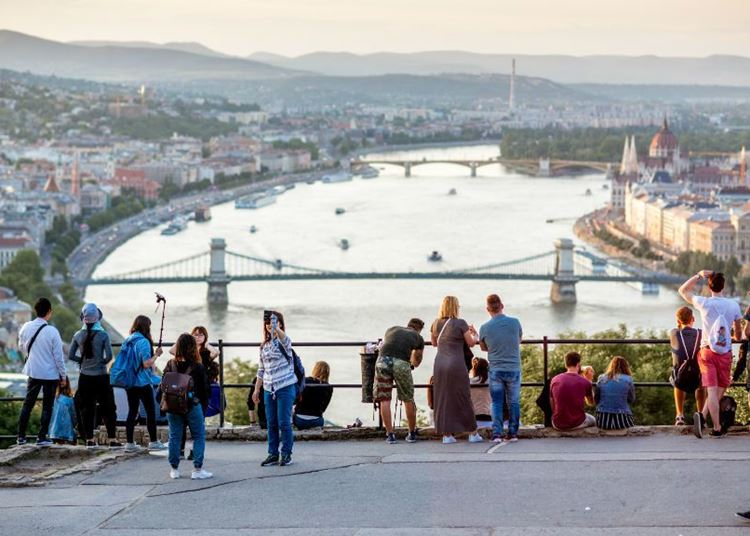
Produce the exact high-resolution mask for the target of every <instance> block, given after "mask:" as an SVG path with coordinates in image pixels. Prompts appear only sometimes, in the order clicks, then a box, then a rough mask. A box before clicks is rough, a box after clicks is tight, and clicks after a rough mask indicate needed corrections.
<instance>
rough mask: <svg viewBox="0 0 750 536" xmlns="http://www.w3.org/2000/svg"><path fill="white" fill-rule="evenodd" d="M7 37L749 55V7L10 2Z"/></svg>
mask: <svg viewBox="0 0 750 536" xmlns="http://www.w3.org/2000/svg"><path fill="white" fill-rule="evenodd" d="M0 29H7V30H15V31H19V32H23V33H30V34H33V35H37V36H40V37H44V38H47V39H53V40H58V41H72V40H115V41H153V42H159V43H162V42H167V41H197V42H200V43H202V44H204V45H206V46H209V47H210V48H213V49H216V50H219V51H221V52H225V53H229V54H235V55H247V54H250V53H252V52H256V51H267V52H274V53H278V54H284V55H292V56H296V55H300V54H305V53H308V52H314V51H320V50H326V51H347V52H354V53H368V52H378V51H392V52H415V51H424V50H467V51H473V52H488V53H512V54H571V55H588V54H623V55H644V54H653V55H659V56H707V55H710V54H735V55H742V56H750V1H748V0H628V1H625V2H623V1H617V0H453V1H451V0H210V1H206V0H0Z"/></svg>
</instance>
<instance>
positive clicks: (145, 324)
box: [130, 315, 154, 357]
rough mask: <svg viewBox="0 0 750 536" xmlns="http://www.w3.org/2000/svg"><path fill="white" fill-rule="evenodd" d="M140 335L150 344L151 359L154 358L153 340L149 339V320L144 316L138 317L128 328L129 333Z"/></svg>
mask: <svg viewBox="0 0 750 536" xmlns="http://www.w3.org/2000/svg"><path fill="white" fill-rule="evenodd" d="M136 332H138V333H140V334H141V335H143V336H144V337H145V338H146V340H147V341H148V342H149V343H150V344H151V357H153V356H154V339H152V338H151V319H150V318H149V317H147V316H146V315H138V316H136V317H135V320H133V325H132V326H130V333H131V334H133V333H136Z"/></svg>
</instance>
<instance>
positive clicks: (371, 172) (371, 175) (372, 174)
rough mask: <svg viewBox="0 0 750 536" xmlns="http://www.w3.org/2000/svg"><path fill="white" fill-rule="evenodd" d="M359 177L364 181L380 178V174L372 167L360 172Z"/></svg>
mask: <svg viewBox="0 0 750 536" xmlns="http://www.w3.org/2000/svg"><path fill="white" fill-rule="evenodd" d="M359 176H360V177H362V178H363V179H375V178H377V177H379V176H380V172H379V171H378V170H377V169H375V168H374V167H372V166H366V167H364V168H363V169H362V171H360V173H359Z"/></svg>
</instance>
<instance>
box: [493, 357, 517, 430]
mask: <svg viewBox="0 0 750 536" xmlns="http://www.w3.org/2000/svg"><path fill="white" fill-rule="evenodd" d="M490 396H492V434H493V435H497V436H502V435H503V403H504V402H505V401H506V400H507V402H508V410H509V411H510V419H509V422H508V435H511V436H515V435H517V434H518V424H519V421H520V420H521V371H520V370H518V371H515V372H505V371H502V370H492V369H490Z"/></svg>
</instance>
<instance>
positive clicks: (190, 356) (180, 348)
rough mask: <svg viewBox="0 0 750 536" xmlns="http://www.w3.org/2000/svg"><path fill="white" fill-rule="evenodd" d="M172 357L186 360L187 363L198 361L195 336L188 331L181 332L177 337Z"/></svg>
mask: <svg viewBox="0 0 750 536" xmlns="http://www.w3.org/2000/svg"><path fill="white" fill-rule="evenodd" d="M175 346H176V348H175V352H174V357H175V359H177V361H187V362H188V363H198V362H199V359H198V345H197V344H196V342H195V338H194V337H193V336H192V335H190V334H189V333H183V334H182V335H180V336H179V337H177V343H176V345H175Z"/></svg>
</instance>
